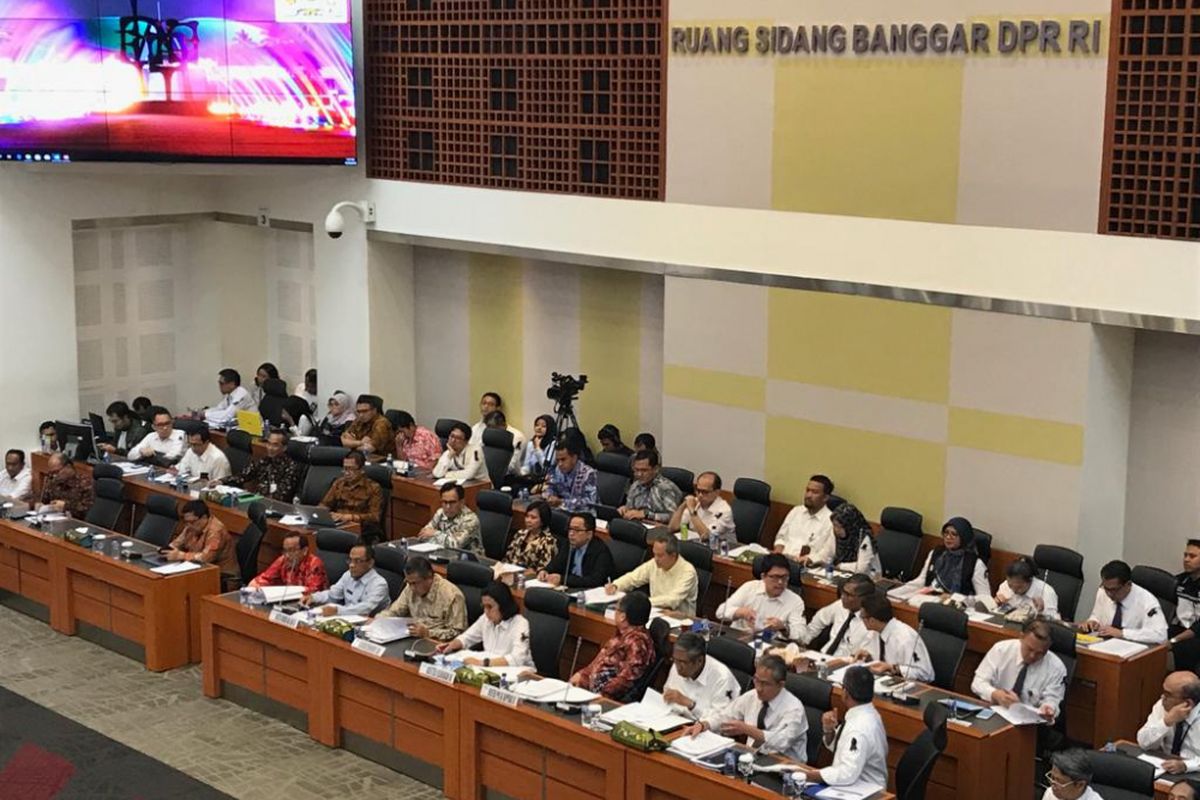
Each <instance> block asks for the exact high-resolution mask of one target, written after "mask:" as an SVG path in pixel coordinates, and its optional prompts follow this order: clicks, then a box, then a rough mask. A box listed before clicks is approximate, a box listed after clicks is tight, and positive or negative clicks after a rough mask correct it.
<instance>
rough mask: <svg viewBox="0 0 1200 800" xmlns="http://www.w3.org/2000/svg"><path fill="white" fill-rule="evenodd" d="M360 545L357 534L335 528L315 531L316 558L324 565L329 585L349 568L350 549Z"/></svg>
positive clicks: (336, 580) (335, 581)
mask: <svg viewBox="0 0 1200 800" xmlns="http://www.w3.org/2000/svg"><path fill="white" fill-rule="evenodd" d="M360 543H361V542H360V540H359V537H358V534H357V533H350V532H349V531H340V530H337V529H335V528H322V529H320V530H319V531H317V558H319V559H321V563H322V564H324V565H325V574H326V575H328V576H329V583H330V585H333V584H335V583H337V582H338V579H339V578H341V577H342V574H343V573H345V572H346V570H347V569H348V568H349V566H350V564H349V561H348V559H349V557H350V548H352V547H354V546H355V545H356V544H360Z"/></svg>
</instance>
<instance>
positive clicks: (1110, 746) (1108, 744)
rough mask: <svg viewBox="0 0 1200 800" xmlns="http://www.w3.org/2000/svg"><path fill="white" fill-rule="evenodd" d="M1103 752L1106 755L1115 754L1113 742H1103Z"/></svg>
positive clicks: (1110, 740) (1115, 749)
mask: <svg viewBox="0 0 1200 800" xmlns="http://www.w3.org/2000/svg"><path fill="white" fill-rule="evenodd" d="M1104 752H1106V753H1115V752H1117V746H1116V745H1115V744H1113V741H1112V739H1109V740H1108V741H1107V742H1105V744H1104Z"/></svg>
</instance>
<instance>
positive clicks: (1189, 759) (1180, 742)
mask: <svg viewBox="0 0 1200 800" xmlns="http://www.w3.org/2000/svg"><path fill="white" fill-rule="evenodd" d="M1197 717H1200V678H1198V677H1196V673H1194V672H1172V673H1171V674H1170V675H1168V676H1167V678H1166V680H1164V681H1163V691H1162V697H1160V698H1159V699H1158V701H1157V702H1156V703H1155V704H1154V707H1153V708H1151V709H1150V716H1149V718H1148V719H1147V720H1146V724H1145V725H1143V726H1142V727H1141V729H1140V730H1138V734H1137V743H1138V747H1140V748H1142V749H1143V750H1151V751H1154V752H1156V753H1161V754H1164V755H1166V757H1167V760H1166V761H1164V762H1163V765H1162V768H1163V769H1164V770H1166V771H1167V772H1169V773H1171V774H1172V775H1178V774H1180V773H1183V772H1196V771H1197V770H1200V725H1197V724H1196V720H1197Z"/></svg>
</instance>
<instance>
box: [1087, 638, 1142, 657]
mask: <svg viewBox="0 0 1200 800" xmlns="http://www.w3.org/2000/svg"><path fill="white" fill-rule="evenodd" d="M1149 647H1150V645H1146V644H1141V643H1139V642H1131V641H1129V640H1128V639H1109V640H1108V641H1105V642H1100V643H1099V644H1094V645H1092V646H1091V647H1089V648H1088V649H1089V650H1091V651H1092V652H1093V653H1108V654H1109V655H1110V656H1117V657H1118V658H1132V657H1133V656H1136V655H1137V654H1138V653H1140V652H1142V651H1143V650H1146V649H1148V648H1149Z"/></svg>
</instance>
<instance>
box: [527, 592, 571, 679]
mask: <svg viewBox="0 0 1200 800" xmlns="http://www.w3.org/2000/svg"><path fill="white" fill-rule="evenodd" d="M525 619H526V620H528V621H529V653H530V655H532V656H533V665H534V667H535V668H536V669H537V672H538V674H539V675H541V676H542V677H545V678H557V677H558V676H559V670H558V665H559V661H560V659H561V658H562V648H563V643H564V642H566V640H567V628H568V627H569V626H570V623H571V598H570V597H568V596H567V595H565V594H563V593H562V592H556V591H554V590H553V589H527V590H526V591H525ZM568 677H569V676H568Z"/></svg>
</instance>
